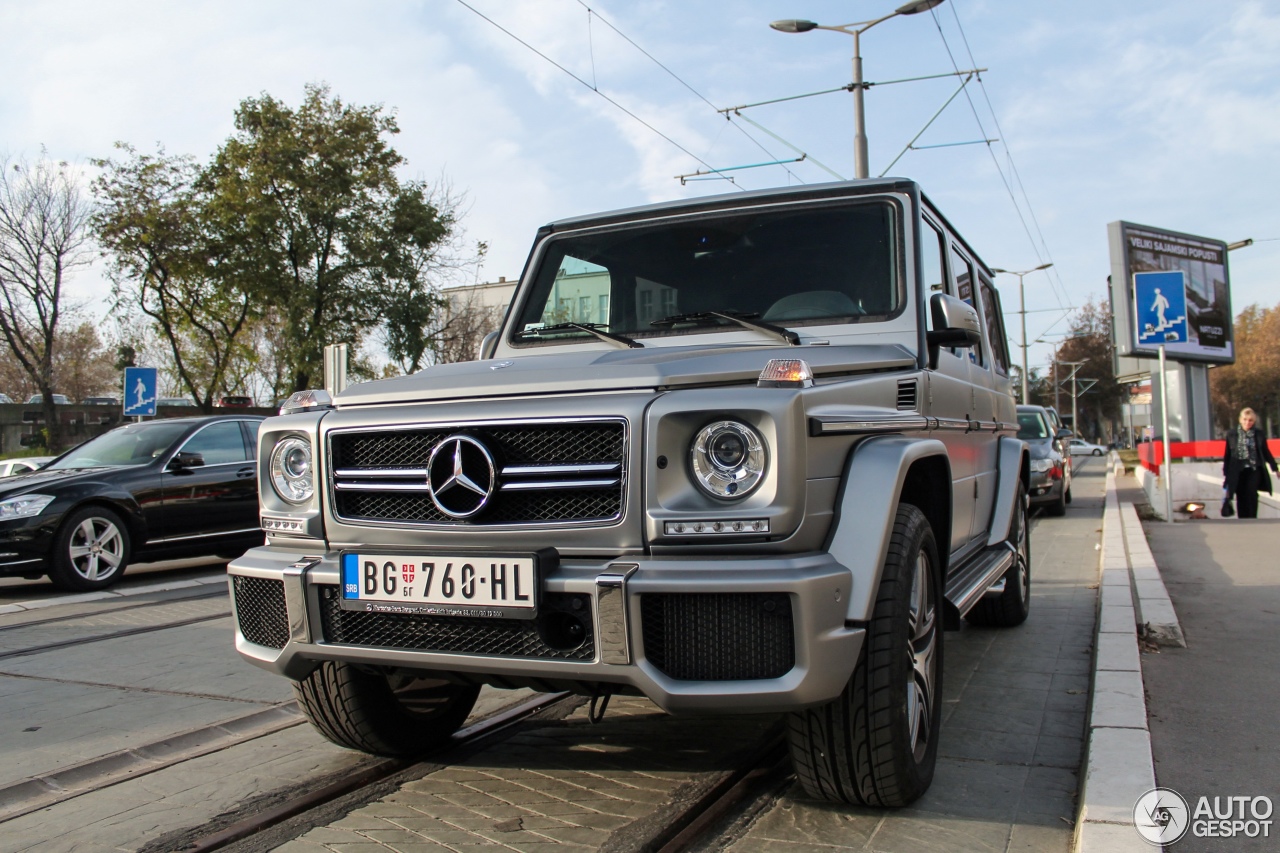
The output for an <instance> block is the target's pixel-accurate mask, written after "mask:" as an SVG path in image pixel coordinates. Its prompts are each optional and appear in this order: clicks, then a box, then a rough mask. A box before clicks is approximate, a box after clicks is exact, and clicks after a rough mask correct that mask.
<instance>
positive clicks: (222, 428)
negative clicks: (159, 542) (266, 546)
mask: <svg viewBox="0 0 1280 853" xmlns="http://www.w3.org/2000/svg"><path fill="white" fill-rule="evenodd" d="M179 452H186V453H198V454H200V456H201V457H203V459H204V464H203V465H199V466H195V467H189V468H187V467H183V468H175V467H174V466H173V465H172V464H170V466H169V467H168V468H166V470H165V471H164V473H163V474H162V475H161V476H162V479H163V492H164V538H165V543H166V544H173V545H182V544H191V545H193V546H194V545H199V544H200V543H201V542H202V541H206V540H207V541H209V542H211V543H215V544H216V542H217V541H218V539H219V537H225V536H227V534H232V533H241V534H243V533H247V532H251V531H252V530H254V529H255V528H257V527H258V486H257V476H256V475H257V468H256V465H255V463H254V460H253V456H252V453H251V452H250V449H249V447H248V446H247V444H246V439H245V435H244V432H243V430H242V429H241V427H240V422H239V421H219V422H217V423H212V424H209V425H207V426H205V427H204V428H203V429H201V430H200V431H199V432H197V433H195V434H193V435H192V436H191V437H190V438H188V439H187V440H186V442H184V443H183V445H182V446H181V447H180V448H179Z"/></svg>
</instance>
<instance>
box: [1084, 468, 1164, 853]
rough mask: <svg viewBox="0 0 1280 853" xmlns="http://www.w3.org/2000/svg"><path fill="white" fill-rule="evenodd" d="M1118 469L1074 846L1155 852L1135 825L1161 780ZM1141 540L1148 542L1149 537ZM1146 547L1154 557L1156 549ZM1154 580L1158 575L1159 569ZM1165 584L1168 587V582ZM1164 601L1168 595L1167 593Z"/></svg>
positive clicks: (1089, 851) (1106, 525)
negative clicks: (1141, 803) (1143, 800)
mask: <svg viewBox="0 0 1280 853" xmlns="http://www.w3.org/2000/svg"><path fill="white" fill-rule="evenodd" d="M1121 470H1123V469H1121ZM1116 476H1117V474H1116V470H1115V469H1114V468H1113V469H1112V470H1110V471H1108V472H1107V485H1106V490H1107V497H1106V504H1105V509H1104V510H1103V514H1102V546H1101V554H1100V557H1099V586H1098V631H1097V638H1096V642H1095V646H1094V672H1093V691H1092V695H1091V697H1090V707H1089V742H1088V753H1087V756H1086V759H1085V779H1084V789H1083V791H1082V793H1081V797H1080V813H1079V815H1078V817H1077V820H1076V832H1075V839H1074V841H1075V843H1074V849H1075V850H1076V851H1081V853H1094V851H1106V853H1110V851H1135V853H1136V851H1144V853H1149V851H1150V850H1151V849H1152V846H1151V845H1150V844H1148V843H1147V842H1146V841H1144V840H1143V839H1142V836H1140V835H1139V834H1138V832H1137V830H1136V829H1135V828H1134V825H1133V808H1134V804H1135V803H1137V801H1138V798H1139V797H1141V796H1142V795H1143V794H1145V793H1146V792H1147V791H1150V790H1151V789H1152V788H1154V787H1155V786H1156V778H1155V763H1154V761H1153V760H1152V757H1151V734H1150V732H1148V731H1147V702H1146V696H1145V694H1144V692H1143V686H1142V664H1141V659H1140V657H1139V655H1138V631H1137V626H1138V624H1139V619H1138V614H1139V612H1140V608H1141V606H1142V598H1141V596H1139V602H1138V607H1135V606H1134V600H1133V585H1134V584H1133V579H1132V578H1131V565H1130V554H1129V552H1128V551H1127V550H1126V548H1125V542H1126V537H1125V533H1126V526H1125V518H1126V516H1125V512H1124V511H1125V510H1128V512H1129V513H1131V514H1132V515H1133V521H1134V523H1135V524H1136V523H1137V514H1136V513H1134V512H1133V507H1132V506H1126V507H1124V508H1122V507H1121V506H1120V502H1119V498H1118V497H1117V495H1116V484H1115V480H1116ZM1141 536H1142V532H1141V528H1140V527H1139V528H1138V529H1137V532H1136V534H1135V536H1134V537H1132V538H1133V539H1135V540H1136V539H1139V538H1141ZM1142 546H1143V547H1145V546H1146V540H1145V539H1143V540H1142ZM1146 553H1147V559H1148V560H1149V559H1150V551H1147V552H1146ZM1150 567H1151V568H1152V569H1154V568H1155V563H1154V561H1151V562H1150ZM1144 568H1145V565H1144ZM1144 579H1145V578H1144ZM1156 579H1157V580H1158V579H1159V573H1158V572H1157V573H1156ZM1160 589H1161V590H1163V589H1164V585H1163V583H1162V584H1161V585H1160ZM1165 600H1166V601H1167V600H1168V595H1167V594H1166V595H1165ZM1155 601H1156V599H1155V598H1154V597H1153V598H1152V602H1153V605H1152V606H1151V607H1150V608H1149V609H1148V610H1147V611H1143V612H1146V613H1148V614H1150V615H1152V616H1153V617H1154V615H1155V608H1154V602H1155ZM1170 612H1172V607H1170ZM1161 618H1164V617H1163V616H1161ZM1176 621H1177V620H1176V617H1175V618H1174V622H1175V623H1176ZM1180 635H1181V631H1179V636H1180Z"/></svg>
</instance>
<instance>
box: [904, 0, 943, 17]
mask: <svg viewBox="0 0 1280 853" xmlns="http://www.w3.org/2000/svg"><path fill="white" fill-rule="evenodd" d="M941 5H942V0H911V2H910V3H903V4H902V5H901V6H899V7H898V8H897V9H895V10H894V14H895V15H917V14H919V13H920V12H928V11H929V10H930V9H932V8H933V7H934V6H941Z"/></svg>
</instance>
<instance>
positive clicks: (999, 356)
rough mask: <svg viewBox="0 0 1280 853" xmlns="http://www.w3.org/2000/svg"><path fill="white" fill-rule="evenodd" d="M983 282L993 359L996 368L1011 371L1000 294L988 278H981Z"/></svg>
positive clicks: (1004, 372)
mask: <svg viewBox="0 0 1280 853" xmlns="http://www.w3.org/2000/svg"><path fill="white" fill-rule="evenodd" d="M979 281H980V282H981V284H982V313H983V316H984V317H985V318H986V321H987V340H988V341H990V342H991V360H992V361H994V362H995V365H996V370H998V371H1000V372H1001V373H1003V374H1005V375H1008V373H1009V339H1008V338H1007V337H1005V333H1004V320H1003V318H1002V316H1001V312H1000V294H998V293H996V289H995V288H994V287H992V286H991V282H989V281H987V280H986V279H979Z"/></svg>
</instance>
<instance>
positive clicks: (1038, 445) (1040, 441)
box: [1023, 438, 1062, 459]
mask: <svg viewBox="0 0 1280 853" xmlns="http://www.w3.org/2000/svg"><path fill="white" fill-rule="evenodd" d="M1023 441H1025V442H1026V444H1027V455H1028V456H1029V457H1030V458H1032V459H1051V458H1053V457H1055V456H1061V455H1062V454H1060V453H1058V450H1057V448H1055V447H1054V446H1053V439H1052V438H1024V439H1023Z"/></svg>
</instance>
